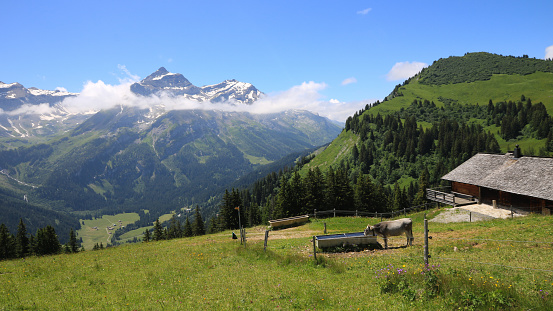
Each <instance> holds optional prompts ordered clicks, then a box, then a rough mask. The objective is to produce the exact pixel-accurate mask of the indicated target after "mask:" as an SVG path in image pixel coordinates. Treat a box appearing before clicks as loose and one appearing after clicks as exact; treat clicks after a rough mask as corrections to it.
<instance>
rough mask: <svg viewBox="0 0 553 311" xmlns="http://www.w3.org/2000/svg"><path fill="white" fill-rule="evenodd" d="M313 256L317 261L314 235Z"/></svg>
mask: <svg viewBox="0 0 553 311" xmlns="http://www.w3.org/2000/svg"><path fill="white" fill-rule="evenodd" d="M313 258H315V262H317V246H316V245H315V236H313Z"/></svg>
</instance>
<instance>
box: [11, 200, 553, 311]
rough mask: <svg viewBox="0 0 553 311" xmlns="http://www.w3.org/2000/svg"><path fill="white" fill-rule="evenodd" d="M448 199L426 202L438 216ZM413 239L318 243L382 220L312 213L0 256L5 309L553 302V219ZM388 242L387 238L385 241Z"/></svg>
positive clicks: (506, 306) (535, 305)
mask: <svg viewBox="0 0 553 311" xmlns="http://www.w3.org/2000/svg"><path fill="white" fill-rule="evenodd" d="M442 210H443V209H434V210H430V211H427V212H426V213H427V215H428V216H427V217H428V218H432V217H434V216H435V215H437V214H438V213H439V212H441V211H442ZM423 215H424V214H423V213H422V212H421V213H416V214H411V215H409V216H410V217H411V218H413V221H414V228H413V231H414V235H415V243H414V246H412V247H404V244H405V237H396V238H392V239H390V246H391V248H390V249H388V250H383V249H374V250H373V249H365V248H359V247H357V248H338V249H335V250H334V252H322V250H318V251H319V252H318V253H317V256H316V257H317V260H315V259H314V256H313V244H312V242H311V239H312V236H314V235H321V234H323V230H324V224H326V227H327V230H328V233H329V234H332V233H343V232H359V231H362V230H363V229H364V227H365V226H366V225H367V224H368V223H375V222H377V221H379V219H378V220H377V219H372V218H363V217H337V218H328V219H313V220H312V221H310V222H309V223H307V224H305V225H303V226H300V227H295V228H288V229H283V230H275V231H270V233H269V240H268V247H267V249H266V250H264V249H263V237H264V232H265V229H266V228H265V227H255V228H248V229H247V242H246V245H245V246H244V245H241V244H240V242H239V241H238V240H232V239H231V232H230V231H226V232H222V233H217V234H211V235H205V236H200V237H193V238H182V239H176V240H169V241H158V242H150V243H139V244H130V245H123V246H119V247H113V248H107V249H103V250H98V251H85V252H81V253H77V254H72V255H55V256H46V257H30V258H25V259H21V260H10V261H2V262H0V310H75V309H79V310H200V309H202V310H236V309H246V310H275V309H283V310H295V309H298V310H313V309H315V310H374V308H377V309H385V310H444V309H446V310H453V309H455V310H457V309H461V310H481V309H487V310H488V309H489V310H521V309H526V310H527V309H533V310H547V309H551V308H552V307H553V300H552V298H551V295H552V290H553V268H552V267H551V254H552V251H553V239H552V238H551V237H552V233H553V218H551V217H548V216H540V215H531V216H528V217H521V218H514V219H506V220H492V221H486V222H475V223H468V222H467V223H450V224H440V223H433V222H430V224H429V228H430V235H431V236H432V239H431V240H430V246H429V249H430V254H431V258H430V262H429V266H425V265H424V263H423V239H422V236H423V217H424V216H423ZM379 241H380V242H381V239H379Z"/></svg>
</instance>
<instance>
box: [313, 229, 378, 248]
mask: <svg viewBox="0 0 553 311" xmlns="http://www.w3.org/2000/svg"><path fill="white" fill-rule="evenodd" d="M369 244H378V242H377V241H376V236H365V234H364V233H363V232H352V233H340V234H328V235H317V236H315V246H317V247H318V248H326V247H336V246H344V245H369Z"/></svg>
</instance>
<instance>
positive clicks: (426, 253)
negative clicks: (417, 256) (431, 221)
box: [424, 217, 430, 267]
mask: <svg viewBox="0 0 553 311" xmlns="http://www.w3.org/2000/svg"><path fill="white" fill-rule="evenodd" d="M429 257H430V256H429V255H428V219H426V217H425V218H424V265H425V266H426V267H428V258H429Z"/></svg>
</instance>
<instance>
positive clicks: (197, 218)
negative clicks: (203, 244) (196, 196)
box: [192, 205, 205, 236]
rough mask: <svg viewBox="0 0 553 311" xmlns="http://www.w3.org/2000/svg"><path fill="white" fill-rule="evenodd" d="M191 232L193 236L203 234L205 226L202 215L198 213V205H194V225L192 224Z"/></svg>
mask: <svg viewBox="0 0 553 311" xmlns="http://www.w3.org/2000/svg"><path fill="white" fill-rule="evenodd" d="M192 233H193V234H194V235H195V236H198V235H204V234H205V227H204V221H203V219H202V215H201V214H200V207H199V206H198V205H196V211H195V213H194V225H193V226H192Z"/></svg>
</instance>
